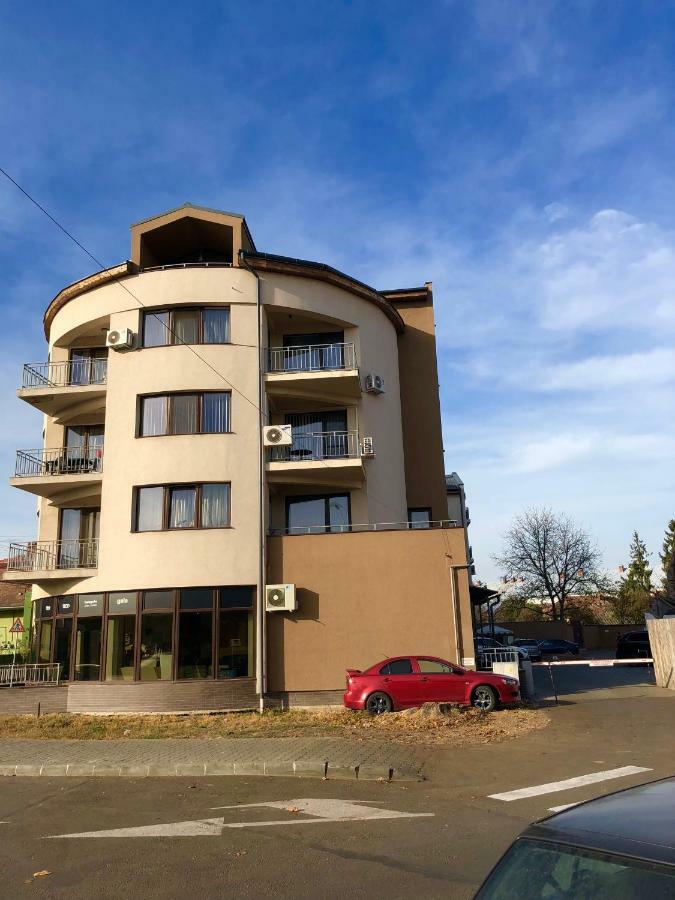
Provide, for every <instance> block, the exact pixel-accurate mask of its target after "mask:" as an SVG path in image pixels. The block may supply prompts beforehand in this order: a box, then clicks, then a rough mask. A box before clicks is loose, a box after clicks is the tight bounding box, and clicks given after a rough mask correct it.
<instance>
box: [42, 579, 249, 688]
mask: <svg viewBox="0 0 675 900" xmlns="http://www.w3.org/2000/svg"><path fill="white" fill-rule="evenodd" d="M253 597H254V588H252V587H251V586H229V587H220V588H212V587H194V588H182V589H172V588H168V589H163V590H152V591H141V592H139V591H117V592H112V593H109V594H107V595H106V594H80V595H78V596H72V595H71V596H65V597H56V598H53V599H52V598H47V599H45V600H41V601H38V602H36V605H35V616H36V621H37V623H38V634H37V645H36V648H35V649H36V657H37V660H38V661H39V662H41V663H60V665H61V670H60V677H61V679H62V680H64V679H66V680H67V679H68V678H70V677H71V675H72V676H73V677H74V678H75V680H77V681H100V680H102V679H105V680H106V681H111V682H116V681H170V680H172V679H174V678H177V679H185V680H188V679H190V680H197V679H199V680H201V679H213V678H247V677H248V678H250V677H252V676H253V660H254V655H253V648H254V619H253V606H254V604H253ZM104 636H105V641H104V639H103V638H104Z"/></svg>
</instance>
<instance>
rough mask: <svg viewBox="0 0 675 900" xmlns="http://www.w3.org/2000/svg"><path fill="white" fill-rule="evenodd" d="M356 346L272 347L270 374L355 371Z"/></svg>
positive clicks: (268, 358) (268, 365)
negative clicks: (337, 370)
mask: <svg viewBox="0 0 675 900" xmlns="http://www.w3.org/2000/svg"><path fill="white" fill-rule="evenodd" d="M355 368H356V351H355V350H354V344H307V346H305V347H270V348H269V349H268V351H267V371H268V372H330V371H334V370H336V369H355Z"/></svg>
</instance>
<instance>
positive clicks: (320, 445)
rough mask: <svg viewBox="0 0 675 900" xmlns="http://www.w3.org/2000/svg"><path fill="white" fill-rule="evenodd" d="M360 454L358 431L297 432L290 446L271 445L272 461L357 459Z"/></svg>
mask: <svg viewBox="0 0 675 900" xmlns="http://www.w3.org/2000/svg"><path fill="white" fill-rule="evenodd" d="M360 455H361V454H360V449H359V435H358V432H356V431H320V432H313V433H309V434H297V433H296V434H294V435H293V444H292V445H291V446H290V447H288V446H286V447H270V461H271V462H304V461H308V460H309V461H311V460H319V459H356V458H358V457H359V456H360Z"/></svg>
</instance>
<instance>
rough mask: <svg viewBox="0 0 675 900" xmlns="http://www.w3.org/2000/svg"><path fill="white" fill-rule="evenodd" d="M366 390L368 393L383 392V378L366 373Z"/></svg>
mask: <svg viewBox="0 0 675 900" xmlns="http://www.w3.org/2000/svg"><path fill="white" fill-rule="evenodd" d="M366 392H367V393H368V394H382V393H384V378H383V377H382V376H381V375H375V374H371V375H366Z"/></svg>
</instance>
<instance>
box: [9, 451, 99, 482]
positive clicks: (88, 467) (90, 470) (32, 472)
mask: <svg viewBox="0 0 675 900" xmlns="http://www.w3.org/2000/svg"><path fill="white" fill-rule="evenodd" d="M102 471H103V447H59V448H58V449H56V450H17V451H16V468H15V471H14V475H15V476H16V477H19V478H34V477H36V476H40V475H90V474H96V473H99V472H102Z"/></svg>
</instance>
